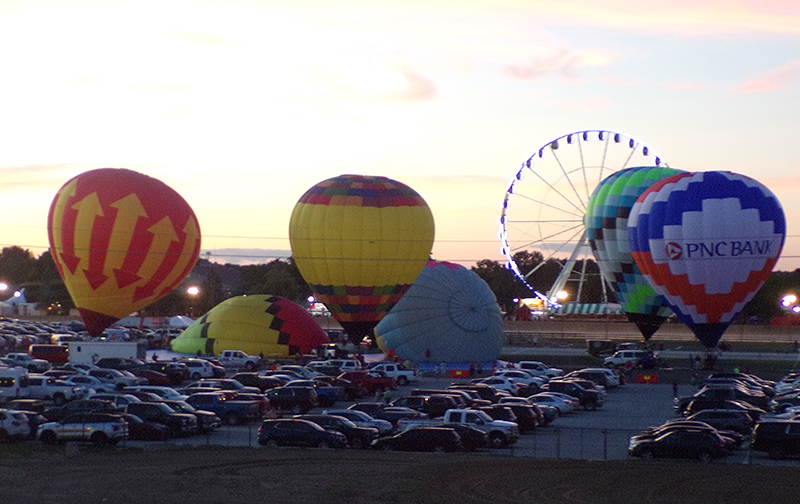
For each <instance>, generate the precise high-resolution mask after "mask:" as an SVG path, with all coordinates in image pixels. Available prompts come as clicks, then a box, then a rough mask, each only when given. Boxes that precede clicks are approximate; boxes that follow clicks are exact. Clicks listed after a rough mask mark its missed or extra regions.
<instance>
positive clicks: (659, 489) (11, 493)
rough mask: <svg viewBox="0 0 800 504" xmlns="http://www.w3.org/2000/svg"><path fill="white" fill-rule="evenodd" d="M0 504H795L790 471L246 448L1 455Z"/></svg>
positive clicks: (8, 449)
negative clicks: (488, 503)
mask: <svg viewBox="0 0 800 504" xmlns="http://www.w3.org/2000/svg"><path fill="white" fill-rule="evenodd" d="M0 500H2V502H4V503H9V504H12V503H13V504H25V503H36V504H48V503H59V504H72V503H76V504H77V503H80V504H91V503H121V504H124V503H136V504H144V503H156V502H157V503H181V504H187V503H190V504H206V503H208V504H228V503H237V504H240V503H249V502H265V503H273V502H274V503H287V504H292V503H305V504H326V503H336V504H342V503H347V504H360V503H437V504H448V503H453V504H455V503H458V504H468V503H479V502H480V503H483V502H493V503H525V504H529V503H531V502H535V503H537V504H546V503H580V504H594V503H609V504H611V503H613V504H627V503H631V504H633V503H635V504H641V503H643V502H645V503H648V504H661V503H663V504H680V503H703V504H712V503H720V504H723V503H724V504H738V503H748V504H749V503H754V502H765V503H767V502H768V503H770V504H782V503H792V504H796V503H797V502H798V501H800V478H798V477H797V469H795V468H791V467H760V466H743V465H726V464H720V463H712V464H709V465H702V464H699V463H694V462H680V463H673V462H664V461H639V460H631V461H622V462H584V461H574V460H572V461H571V460H541V459H521V458H510V457H498V456H493V455H491V454H486V453H483V454H411V453H383V452H370V451H353V450H346V451H338V450H314V449H307V450H304V449H290V448H285V449H272V450H271V449H266V448H262V449H252V448H215V447H206V448H180V447H169V448H165V449H157V450H147V451H142V450H137V449H131V448H107V449H94V448H92V447H83V448H82V449H81V450H80V452H78V453H76V452H74V451H71V453H69V454H68V450H67V449H66V448H65V447H63V446H61V447H56V448H53V447H43V446H30V445H25V446H22V445H17V446H14V445H10V446H8V445H7V446H3V447H0Z"/></svg>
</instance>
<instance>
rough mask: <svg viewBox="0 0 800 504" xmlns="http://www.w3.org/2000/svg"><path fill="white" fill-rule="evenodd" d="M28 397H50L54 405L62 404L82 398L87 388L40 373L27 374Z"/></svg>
mask: <svg viewBox="0 0 800 504" xmlns="http://www.w3.org/2000/svg"><path fill="white" fill-rule="evenodd" d="M28 387H29V390H28V397H30V398H32V399H52V401H53V402H54V403H55V404H56V405H59V406H60V405H62V404H64V403H65V402H67V401H71V400H73V399H83V398H84V397H86V395H87V392H88V390H87V389H86V388H84V387H78V386H75V385H72V384H69V383H66V382H63V381H61V380H58V379H57V378H54V377H52V376H45V375H40V374H30V375H28Z"/></svg>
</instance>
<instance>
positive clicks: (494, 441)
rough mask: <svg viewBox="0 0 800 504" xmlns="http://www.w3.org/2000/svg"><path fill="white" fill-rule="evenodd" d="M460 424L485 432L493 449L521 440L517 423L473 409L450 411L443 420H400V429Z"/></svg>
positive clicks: (398, 423)
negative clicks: (498, 418) (495, 417)
mask: <svg viewBox="0 0 800 504" xmlns="http://www.w3.org/2000/svg"><path fill="white" fill-rule="evenodd" d="M433 424H435V425H443V426H447V425H448V424H459V425H469V426H470V427H475V428H476V429H480V430H482V431H483V432H485V433H486V434H487V435H488V436H489V444H490V445H491V446H492V447H493V448H503V447H505V446H510V445H512V444H514V443H516V442H517V440H518V439H519V426H518V425H517V424H516V423H515V422H507V421H505V420H495V419H493V418H492V417H490V416H489V415H487V414H486V413H484V412H483V411H478V410H473V409H449V410H447V411H446V412H445V414H444V418H442V419H433V420H431V419H422V420H419V419H409V420H399V421H398V422H397V425H398V429H399V430H401V431H404V430H406V429H411V428H413V427H426V426H430V425H433Z"/></svg>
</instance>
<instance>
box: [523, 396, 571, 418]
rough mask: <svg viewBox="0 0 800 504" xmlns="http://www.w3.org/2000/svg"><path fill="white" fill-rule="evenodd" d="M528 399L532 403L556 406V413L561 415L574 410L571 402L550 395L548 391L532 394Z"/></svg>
mask: <svg viewBox="0 0 800 504" xmlns="http://www.w3.org/2000/svg"><path fill="white" fill-rule="evenodd" d="M528 400H529V401H530V402H532V403H536V404H544V405H547V406H552V407H554V408H556V409H557V410H558V413H559V414H561V415H565V414H567V413H572V412H573V411H574V410H575V406H574V405H573V404H572V403H571V402H569V401H565V400H564V399H562V398H560V397H556V396H554V395H550V394H549V393H546V392H542V393H539V394H534V395H532V396H530V397H529V398H528Z"/></svg>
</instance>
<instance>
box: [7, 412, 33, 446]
mask: <svg viewBox="0 0 800 504" xmlns="http://www.w3.org/2000/svg"><path fill="white" fill-rule="evenodd" d="M30 432H31V429H30V424H29V423H28V417H27V416H25V414H23V413H22V412H19V411H15V410H10V409H0V443H7V442H8V441H11V440H13V439H26V438H27V437H29V436H30Z"/></svg>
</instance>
